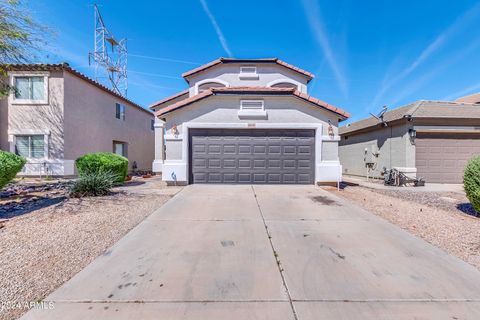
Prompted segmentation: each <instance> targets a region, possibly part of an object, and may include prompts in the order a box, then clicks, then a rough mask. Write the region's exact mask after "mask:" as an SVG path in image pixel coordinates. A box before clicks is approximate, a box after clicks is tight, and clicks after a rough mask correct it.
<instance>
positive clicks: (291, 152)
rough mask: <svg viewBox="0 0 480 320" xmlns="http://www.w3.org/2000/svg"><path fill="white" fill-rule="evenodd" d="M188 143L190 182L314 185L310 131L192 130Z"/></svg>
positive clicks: (312, 149)
mask: <svg viewBox="0 0 480 320" xmlns="http://www.w3.org/2000/svg"><path fill="white" fill-rule="evenodd" d="M189 144H190V152H189V154H190V183H248V184H250V183H268V184H273V183H276V184H282V183H284V184H312V183H314V173H315V135H314V130H260V129H240V130H220V129H192V130H191V131H190V143H189Z"/></svg>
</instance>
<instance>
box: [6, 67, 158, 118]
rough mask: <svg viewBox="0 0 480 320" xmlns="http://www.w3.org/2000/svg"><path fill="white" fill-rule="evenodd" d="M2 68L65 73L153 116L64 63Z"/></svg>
mask: <svg viewBox="0 0 480 320" xmlns="http://www.w3.org/2000/svg"><path fill="white" fill-rule="evenodd" d="M2 67H3V68H4V69H5V70H7V71H67V72H69V73H70V74H72V75H74V76H76V77H78V78H80V79H82V80H84V81H86V82H88V83H90V84H92V85H94V86H95V87H97V88H99V89H100V90H102V91H105V92H106V93H108V94H111V95H112V96H115V97H116V98H118V99H120V100H122V101H123V102H126V103H128V104H131V105H132V106H134V107H135V108H137V109H139V110H141V111H144V112H146V113H148V114H150V115H153V113H152V112H151V111H149V110H147V109H145V108H143V107H142V106H141V105H139V104H137V103H135V102H133V101H132V100H130V99H128V98H126V97H124V96H122V95H121V94H119V93H117V92H115V91H113V90H112V89H110V88H108V87H106V86H104V85H103V84H101V83H99V82H97V81H95V80H93V79H91V78H89V77H88V76H86V75H85V74H83V73H81V72H80V71H77V70H75V69H73V68H72V67H70V65H69V64H68V63H66V62H64V63H58V64H48V63H32V64H3V65H2Z"/></svg>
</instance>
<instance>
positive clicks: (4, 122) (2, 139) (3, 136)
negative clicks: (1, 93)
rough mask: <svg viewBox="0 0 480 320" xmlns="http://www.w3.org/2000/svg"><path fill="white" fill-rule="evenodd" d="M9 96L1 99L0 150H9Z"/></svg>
mask: <svg viewBox="0 0 480 320" xmlns="http://www.w3.org/2000/svg"><path fill="white" fill-rule="evenodd" d="M7 132H8V98H7V97H6V98H3V99H1V100H0V150H3V151H8V150H9V146H8V133H7Z"/></svg>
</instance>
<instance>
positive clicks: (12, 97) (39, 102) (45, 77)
mask: <svg viewBox="0 0 480 320" xmlns="http://www.w3.org/2000/svg"><path fill="white" fill-rule="evenodd" d="M8 75H9V77H10V79H9V82H10V86H11V87H14V86H15V78H16V77H43V90H44V91H43V92H44V97H43V99H42V100H31V99H16V98H15V92H12V93H10V95H9V96H8V101H9V103H10V104H12V105H15V104H33V105H44V104H48V101H49V95H50V94H49V92H48V82H49V76H50V73H49V72H47V71H43V72H42V71H40V72H31V71H14V72H9V73H8Z"/></svg>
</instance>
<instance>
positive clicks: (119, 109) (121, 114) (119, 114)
mask: <svg viewBox="0 0 480 320" xmlns="http://www.w3.org/2000/svg"><path fill="white" fill-rule="evenodd" d="M115 117H116V118H117V119H120V120H124V121H125V106H124V105H123V104H120V103H116V104H115Z"/></svg>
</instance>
